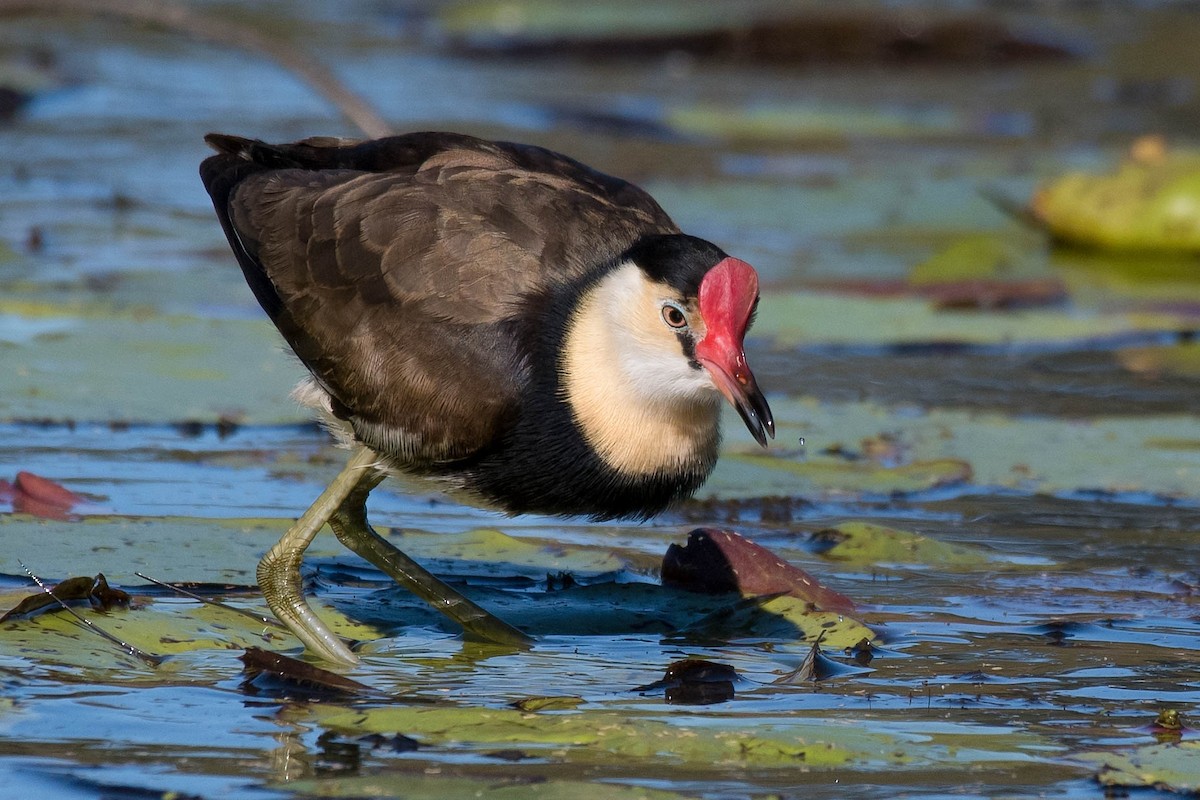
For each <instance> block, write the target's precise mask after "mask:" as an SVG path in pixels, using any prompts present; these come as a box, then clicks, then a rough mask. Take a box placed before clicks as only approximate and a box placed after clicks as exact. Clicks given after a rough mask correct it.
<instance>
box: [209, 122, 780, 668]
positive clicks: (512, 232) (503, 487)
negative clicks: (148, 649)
mask: <svg viewBox="0 0 1200 800" xmlns="http://www.w3.org/2000/svg"><path fill="white" fill-rule="evenodd" d="M206 141H207V142H208V143H209V144H210V145H211V146H212V147H213V148H214V149H215V150H216V151H217V154H216V155H213V156H210V157H209V158H208V159H206V160H205V161H204V162H203V164H201V167H200V174H201V177H202V179H203V181H204V186H205V188H206V189H207V190H208V193H209V194H210V195H211V197H212V200H213V205H214V206H215V208H216V211H217V216H218V217H219V218H220V221H221V225H222V227H223V228H224V230H225V234H226V236H227V237H228V239H229V244H230V246H231V247H232V248H233V251H234V254H235V255H236V256H237V260H238V263H239V264H240V265H241V268H242V272H243V273H244V275H245V277H246V281H247V282H248V283H249V284H250V288H251V289H252V290H253V291H254V295H255V297H256V298H257V299H258V302H259V303H260V304H261V305H262V307H263V309H264V310H265V311H266V312H267V314H268V315H269V316H270V318H271V320H272V321H273V322H274V323H275V326H276V327H277V328H278V329H279V332H280V333H281V334H283V337H284V339H286V340H287V342H288V344H289V345H290V346H291V348H292V349H293V350H294V351H295V353H296V355H297V356H299V358H300V360H301V361H302V362H303V363H304V365H305V366H306V367H307V368H308V371H309V376H308V377H307V378H306V379H305V381H304V382H302V383H301V385H300V386H299V387H297V391H296V397H297V398H298V399H299V400H300V401H301V402H302V403H304V404H305V405H308V406H311V407H313V408H315V409H316V410H317V411H319V412H320V414H321V415H322V416H323V417H324V419H325V420H326V422H327V423H328V424H329V425H330V427H331V428H332V429H333V430H334V432H335V433H337V434H338V435H339V436H340V437H341V438H342V439H343V441H345V442H346V443H348V444H350V445H352V446H353V448H354V453H353V455H352V456H351V458H350V461H349V463H348V464H347V466H346V467H345V469H343V470H342V472H341V473H340V474H339V475H338V476H337V477H336V478H335V479H334V480H333V482H332V483H331V484H330V485H329V487H328V488H327V489H326V490H325V492H323V493H322V495H321V496H320V497H319V498H318V499H317V501H316V502H315V503H314V504H313V506H312V507H311V508H309V510H308V511H307V512H305V514H304V515H303V516H302V517H301V518H300V519H299V520H298V521H297V522H296V524H295V525H294V526H293V527H292V528H291V529H289V530H288V532H287V533H286V534H285V535H284V536H283V538H282V539H281V540H280V541H279V542H278V544H276V545H275V547H274V548H272V549H271V551H270V552H268V553H267V555H266V556H265V557H264V558H263V560H262V562H261V563H260V564H259V568H258V581H259V585H260V586H261V587H262V590H263V594H264V595H265V597H266V600H267V603H268V605H270V607H271V609H272V610H273V611H274V612H275V614H276V615H277V616H278V617H279V618H280V619H281V620H282V621H283V622H284V623H286V624H287V625H288V627H290V628H291V629H292V630H293V631H294V632H295V633H296V635H297V636H298V637H299V638H300V639H301V640H302V641H303V642H304V643H305V644H306V645H307V646H308V647H309V648H310V649H311V650H312V651H314V652H315V653H317V654H318V655H320V656H323V657H325V658H327V659H331V660H333V661H339V662H344V663H353V662H354V661H355V656H354V655H353V654H352V653H351V652H350V650H349V649H348V648H347V647H346V646H345V644H343V642H342V641H341V640H340V639H338V638H337V637H336V636H335V635H334V634H333V633H332V632H331V631H330V630H329V629H328V628H327V627H326V626H325V624H324V623H322V622H321V620H320V619H319V618H318V617H317V616H316V615H315V614H314V613H313V612H312V611H311V609H310V608H309V607H308V605H307V603H306V602H305V600H304V597H303V593H302V589H301V582H300V561H301V557H302V555H303V552H304V549H305V548H306V547H307V546H308V544H309V542H311V541H312V538H313V536H315V535H316V533H317V531H319V530H320V528H321V527H322V526H323V525H324V524H325V523H326V522H329V523H330V526H331V527H332V528H333V530H334V532H335V533H336V534H337V536H338V538H339V539H340V540H341V541H342V542H343V543H344V544H346V545H347V546H348V547H350V549H352V550H354V551H355V552H356V553H359V554H360V555H362V556H363V557H365V558H367V559H368V560H369V561H371V562H372V563H374V564H376V565H377V566H379V567H380V568H381V569H383V570H384V571H385V572H387V573H388V574H389V575H391V576H392V577H393V578H395V579H396V580H398V581H399V582H401V583H402V584H404V585H405V586H407V587H408V588H410V589H412V590H413V591H415V592H416V593H417V594H419V595H421V596H422V597H424V598H425V599H427V600H429V601H430V602H431V603H432V604H434V606H435V607H437V608H438V609H439V610H441V611H443V612H445V613H447V614H449V615H450V616H451V617H453V618H454V619H456V620H457V621H458V622H459V623H461V624H462V625H463V626H464V627H465V628H466V629H467V630H468V631H472V632H475V633H478V634H480V635H483V636H486V637H488V638H492V639H500V640H509V641H522V640H524V637H523V634H521V633H520V632H519V631H517V630H515V629H513V628H509V627H508V626H506V625H505V624H504V623H502V622H500V621H499V620H496V619H495V618H494V617H492V616H491V615H490V614H488V613H487V612H486V611H484V610H483V609H480V608H479V607H477V606H475V605H474V604H472V603H471V602H470V601H469V600H467V599H466V598H464V597H462V596H461V595H460V594H458V593H457V592H456V591H455V590H454V589H452V588H451V587H449V586H447V585H446V584H444V583H442V582H441V581H439V580H438V579H437V578H434V577H433V576H432V575H430V574H429V573H428V572H426V571H425V570H423V569H422V568H421V567H420V566H419V565H417V564H416V563H414V562H412V561H411V559H408V558H407V556H405V555H404V554H403V553H401V552H400V551H399V550H397V549H396V548H395V547H393V546H392V545H391V544H389V543H388V542H387V541H386V540H385V539H383V538H382V537H380V536H379V535H378V534H376V533H375V532H374V531H373V530H372V529H371V528H370V526H369V525H368V523H367V517H366V498H367V495H368V493H369V492H370V491H371V489H372V488H374V487H375V486H376V485H378V483H379V482H380V481H381V480H383V478H384V476H385V475H386V474H387V473H389V472H402V473H409V474H415V475H420V476H428V477H430V478H433V479H436V480H438V481H440V482H441V484H442V485H443V486H445V487H449V488H451V489H453V490H458V491H463V492H466V493H467V494H469V495H471V496H473V497H474V498H476V499H478V500H480V501H482V502H483V503H485V504H487V505H490V506H492V507H497V508H499V509H502V510H504V511H507V512H510V513H520V512H535V513H543V514H556V515H583V516H587V517H591V518H594V519H610V518H617V517H633V518H643V519H644V518H648V517H650V516H652V515H654V514H656V513H658V512H659V511H662V510H663V509H664V508H666V507H667V506H669V505H670V504H672V503H673V502H676V501H679V500H682V499H684V498H687V497H690V496H691V495H692V494H693V493H694V492H695V491H696V489H698V488H699V486H700V485H701V484H702V483H703V482H704V480H705V479H706V478H707V477H708V475H709V473H710V472H711V471H712V469H713V466H714V464H715V462H716V459H717V449H718V444H719V441H720V431H719V424H718V423H719V416H720V398H721V397H722V396H724V398H725V399H726V400H728V401H729V402H730V403H732V404H733V406H734V407H735V408H736V409H737V410H738V412H739V413H740V414H741V417H742V419H743V420H744V421H745V423H746V426H747V427H748V428H749V430H750V432H751V434H753V436H754V438H755V439H757V440H758V442H759V443H760V444H762V445H763V446H765V445H766V441H767V436H768V435H770V436H774V422H773V420H772V417H771V410H770V408H769V407H768V405H767V402H766V400H765V399H764V397H763V395H762V393H761V392H760V391H759V389H758V386H757V385H756V384H755V381H754V375H753V374H752V373H751V372H750V369H749V367H748V366H747V364H746V357H745V353H744V351H743V344H742V340H743V337H744V336H745V333H746V329H747V328H748V327H749V326H750V323H751V321H752V317H753V314H754V309H755V307H756V305H757V301H758V276H757V274H756V273H755V271H754V269H753V268H752V267H751V266H750V265H749V264H746V263H745V262H744V261H739V260H738V259H736V258H732V257H730V256H728V255H726V254H725V253H724V252H722V250H721V249H720V248H718V247H717V246H716V245H713V244H711V243H709V242H706V241H704V240H702V239H698V238H695V237H693V236H687V235H685V234H683V233H681V232H680V231H679V228H678V227H677V226H676V225H675V223H674V222H672V221H671V219H670V217H668V216H667V215H666V213H665V212H664V211H663V210H662V209H661V208H660V207H659V205H658V203H656V202H655V201H654V200H653V199H652V198H651V197H650V196H649V195H648V194H646V193H645V192H643V191H642V190H641V189H639V188H638V187H636V186H634V185H632V184H630V183H627V182H626V181H623V180H620V179H618V178H613V177H610V176H608V175H605V174H603V173H600V172H597V171H596V170H593V169H591V168H589V167H587V166H584V165H583V164H580V163H579V162H577V161H574V160H572V159H570V158H567V157H566V156H562V155H559V154H557V153H554V152H551V151H549V150H545V149H543V148H540V147H534V146H530V145H521V144H511V143H506V142H490V141H484V140H481V139H476V138H472V137H470V136H465V135H461V134H452V133H413V134H408V135H405V136H395V137H391V138H386V139H379V140H376V141H366V142H352V141H346V140H337V139H327V138H320V139H307V140H304V141H301V142H297V143H294V144H283V145H269V144H265V143H263V142H261V141H255V140H249V139H244V138H240V137H235V136H228V135H221V134H211V135H209V136H208V137H206Z"/></svg>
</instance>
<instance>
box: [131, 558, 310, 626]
mask: <svg viewBox="0 0 1200 800" xmlns="http://www.w3.org/2000/svg"><path fill="white" fill-rule="evenodd" d="M133 574H134V575H137V576H138V577H139V578H141V579H142V580H145V581H150V582H151V583H153V584H154V585H155V586H161V587H163V588H164V589H170V590H171V591H173V592H178V593H179V594H181V595H183V596H184V597H188V598H191V599H192V600H195V601H196V602H198V603H204V604H205V605H208V606H216V607H217V608H223V609H225V610H226V611H232V612H234V613H235V614H241V615H242V616H243V617H249V618H250V619H252V620H254V621H255V622H261V623H262V624H263V625H269V626H271V627H272V628H279V629H280V630H287V628H286V627H285V626H284V624H283V623H282V622H278V621H277V620H273V619H271V618H270V617H264V616H263V615H262V614H256V613H254V612H253V611H250V610H248V609H245V608H235V607H234V606H231V605H229V604H228V603H222V602H220V601H219V600H213V599H212V598H210V597H202V596H200V595H198V594H196V593H195V592H189V591H188V590H187V589H184V588H183V587H182V586H175V585H173V584H170V583H165V582H163V581H160V580H157V579H155V578H151V577H150V576H149V575H143V574H142V573H140V572H135V573H133Z"/></svg>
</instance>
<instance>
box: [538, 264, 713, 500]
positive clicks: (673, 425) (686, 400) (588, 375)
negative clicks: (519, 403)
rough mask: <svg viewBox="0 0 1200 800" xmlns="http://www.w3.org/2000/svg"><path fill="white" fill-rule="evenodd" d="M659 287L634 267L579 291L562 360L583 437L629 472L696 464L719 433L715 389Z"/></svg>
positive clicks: (660, 471) (650, 472)
mask: <svg viewBox="0 0 1200 800" xmlns="http://www.w3.org/2000/svg"><path fill="white" fill-rule="evenodd" d="M656 294H657V292H656V289H655V285H654V284H651V283H650V282H649V281H647V280H645V279H644V278H643V277H642V275H641V271H640V270H639V269H638V268H637V267H636V266H635V265H633V264H626V265H622V266H619V267H617V268H616V269H615V270H614V271H613V272H611V273H610V274H609V275H607V276H605V277H604V278H603V279H601V281H600V282H599V283H598V284H597V285H596V286H595V287H593V288H592V289H590V290H589V291H588V292H587V293H586V294H585V295H584V296H583V298H581V300H580V303H579V306H578V308H577V309H576V310H575V313H574V314H573V316H572V318H571V320H570V322H569V323H568V328H567V332H566V338H565V342H564V345H563V351H562V362H561V364H560V367H561V370H562V375H563V379H562V386H563V392H564V394H565V399H566V401H567V403H568V405H569V406H570V408H571V413H572V415H573V416H574V418H575V422H576V424H578V425H579V427H580V429H581V430H582V432H583V436H584V438H585V439H586V440H587V442H588V444H590V445H591V446H592V447H593V448H594V449H595V450H596V452H597V453H598V454H599V456H600V458H601V459H602V460H603V461H604V462H605V463H607V464H608V465H609V466H610V467H612V468H614V469H616V470H617V471H619V472H622V473H624V474H627V475H632V476H637V475H653V474H663V473H670V472H673V471H676V470H678V469H680V468H681V467H684V466H687V465H689V464H694V463H695V462H696V461H697V459H702V458H705V457H707V456H709V455H710V454H711V453H712V452H713V451H714V450H715V447H716V443H717V439H718V437H719V435H720V433H719V430H718V422H719V418H720V396H719V395H718V394H717V392H716V391H715V388H714V387H713V384H712V381H711V379H710V378H709V377H708V375H707V373H706V372H705V370H703V369H700V370H697V369H694V368H693V367H691V366H690V365H689V364H688V360H687V358H686V357H685V356H684V354H683V352H682V349H681V347H680V344H679V342H678V340H677V339H676V338H675V335H674V334H673V333H672V332H671V331H669V330H668V329H667V328H666V326H665V325H664V324H663V323H662V322H661V321H660V318H659V311H658V308H659V302H660V298H658V297H657V296H656Z"/></svg>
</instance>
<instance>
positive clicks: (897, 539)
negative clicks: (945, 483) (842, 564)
mask: <svg viewBox="0 0 1200 800" xmlns="http://www.w3.org/2000/svg"><path fill="white" fill-rule="evenodd" d="M817 538H818V539H819V540H820V541H822V542H825V543H832V546H831V547H829V548H828V549H825V550H822V551H821V552H822V555H824V556H825V557H826V558H832V559H836V560H838V561H850V562H853V563H855V564H872V565H874V564H928V565H929V566H936V567H939V568H944V567H982V566H984V565H986V564H989V563H991V562H993V561H994V560H995V559H994V557H992V556H991V555H990V554H989V553H988V552H987V551H985V550H981V549H978V548H974V547H967V546H965V545H960V544H948V543H946V542H939V541H937V540H936V539H930V538H929V537H928V536H922V535H921V534H919V533H914V532H912V531H902V530H898V529H896V528H888V527H885V526H883V525H876V524H874V523H870V522H843V523H840V524H838V525H837V526H835V527H833V528H828V529H826V530H824V531H820V532H818V533H817ZM829 644H830V646H831V647H832V646H836V644H837V643H836V642H832V641H831V642H830V643H829Z"/></svg>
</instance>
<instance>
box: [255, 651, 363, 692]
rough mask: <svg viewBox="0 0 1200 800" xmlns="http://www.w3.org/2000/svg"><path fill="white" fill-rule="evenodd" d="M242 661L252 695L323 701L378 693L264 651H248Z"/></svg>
mask: <svg viewBox="0 0 1200 800" xmlns="http://www.w3.org/2000/svg"><path fill="white" fill-rule="evenodd" d="M241 659H242V663H243V664H245V665H246V667H245V670H244V671H245V673H246V678H245V680H244V681H243V682H242V688H243V690H245V691H247V692H248V693H251V694H258V693H264V694H269V695H271V696H284V697H291V696H294V695H302V696H303V697H305V698H307V699H321V698H322V697H331V698H335V697H337V698H340V697H344V696H346V695H361V694H375V693H376V690H375V689H374V688H372V687H370V686H368V685H366V684H365V683H359V682H358V681H356V680H353V679H351V678H347V677H345V676H343V675H338V674H337V673H336V672H330V671H329V670H327V669H321V668H320V667H314V666H313V665H312V664H307V663H305V662H303V661H299V660H297V659H295V658H291V657H289V656H285V655H283V654H281V653H272V652H270V651H268V650H263V649H262V648H260V647H250V648H247V649H246V652H244V653H242V655H241Z"/></svg>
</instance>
